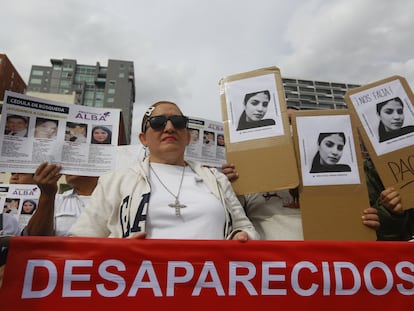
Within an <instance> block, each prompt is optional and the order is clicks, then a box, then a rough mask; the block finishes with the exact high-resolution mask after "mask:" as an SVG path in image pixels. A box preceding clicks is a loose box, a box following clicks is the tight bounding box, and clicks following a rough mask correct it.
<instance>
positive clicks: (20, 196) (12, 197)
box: [0, 184, 40, 235]
mask: <svg viewBox="0 0 414 311" xmlns="http://www.w3.org/2000/svg"><path fill="white" fill-rule="evenodd" d="M39 196H40V189H39V187H38V186H37V185H28V184H25V185H21V184H1V185H0V213H3V214H9V215H11V216H13V217H14V218H15V219H16V220H17V222H18V224H19V228H20V232H21V231H22V230H23V229H24V227H25V226H26V225H27V223H28V222H29V220H30V218H31V217H32V215H33V214H34V213H35V212H36V209H37V205H38V203H39ZM18 235H19V234H18Z"/></svg>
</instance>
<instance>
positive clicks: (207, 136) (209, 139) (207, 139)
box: [203, 131, 215, 146]
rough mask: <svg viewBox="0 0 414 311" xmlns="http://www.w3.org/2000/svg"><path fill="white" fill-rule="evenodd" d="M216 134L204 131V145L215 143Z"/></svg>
mask: <svg viewBox="0 0 414 311" xmlns="http://www.w3.org/2000/svg"><path fill="white" fill-rule="evenodd" d="M214 138H215V134H214V132H209V131H204V134H203V144H204V145H209V146H210V145H213V144H214Z"/></svg>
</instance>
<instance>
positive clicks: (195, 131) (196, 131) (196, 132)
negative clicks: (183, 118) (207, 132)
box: [188, 128, 200, 144]
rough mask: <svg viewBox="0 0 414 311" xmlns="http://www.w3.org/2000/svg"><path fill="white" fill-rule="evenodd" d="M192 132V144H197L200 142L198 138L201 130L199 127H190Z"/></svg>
mask: <svg viewBox="0 0 414 311" xmlns="http://www.w3.org/2000/svg"><path fill="white" fill-rule="evenodd" d="M188 130H189V132H190V137H191V139H190V144H195V143H197V142H198V140H199V139H200V130H199V129H192V128H189V129H188Z"/></svg>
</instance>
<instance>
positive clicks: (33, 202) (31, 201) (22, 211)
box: [21, 199, 37, 214]
mask: <svg viewBox="0 0 414 311" xmlns="http://www.w3.org/2000/svg"><path fill="white" fill-rule="evenodd" d="M26 202H29V203H31V204H32V205H33V209H32V210H31V211H30V212H29V213H27V212H25V211H24V210H23V205H24V203H26ZM36 207H37V203H36V202H35V201H33V200H30V199H27V200H24V201H23V203H22V210H21V214H32V213H33V212H34V210H35V209H36Z"/></svg>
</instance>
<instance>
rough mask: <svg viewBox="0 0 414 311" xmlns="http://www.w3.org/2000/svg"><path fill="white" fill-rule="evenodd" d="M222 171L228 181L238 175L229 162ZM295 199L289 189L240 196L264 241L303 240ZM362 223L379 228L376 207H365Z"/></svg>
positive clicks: (300, 220)
mask: <svg viewBox="0 0 414 311" xmlns="http://www.w3.org/2000/svg"><path fill="white" fill-rule="evenodd" d="M222 172H223V173H224V174H225V175H226V176H227V177H228V179H229V180H230V181H234V180H236V179H237V178H238V177H239V174H238V173H237V171H236V168H235V165H234V164H232V163H225V164H223V165H222ZM293 190H296V189H293ZM297 197H298V196H297ZM294 198H295V196H294V195H293V194H292V190H279V191H274V192H267V193H253V194H248V195H243V196H239V200H240V202H241V203H242V205H243V207H244V209H245V211H246V215H247V217H249V219H250V220H251V222H252V223H253V225H254V226H255V228H256V230H257V231H258V232H259V234H260V236H261V239H264V240H303V230H302V216H301V214H300V209H299V204H298V203H296V202H295V200H294ZM362 223H363V224H364V225H366V226H367V227H370V228H372V229H375V230H376V229H377V228H378V227H379V225H380V222H379V218H378V215H377V211H376V209H375V208H373V207H368V208H366V209H365V210H364V211H363V216H362Z"/></svg>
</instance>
